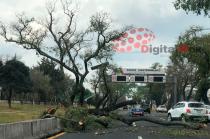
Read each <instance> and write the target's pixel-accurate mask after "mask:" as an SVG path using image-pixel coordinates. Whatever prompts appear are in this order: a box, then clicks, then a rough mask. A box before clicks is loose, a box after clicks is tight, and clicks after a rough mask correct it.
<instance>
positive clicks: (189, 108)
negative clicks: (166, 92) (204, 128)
mask: <svg viewBox="0 0 210 139" xmlns="http://www.w3.org/2000/svg"><path fill="white" fill-rule="evenodd" d="M172 120H182V121H183V122H185V121H186V120H202V121H205V122H207V120H208V116H207V109H206V108H205V106H204V104H203V103H201V102H192V101H190V102H187V101H182V102H179V103H177V104H176V105H175V106H173V107H172V108H171V109H170V110H169V111H168V121H172Z"/></svg>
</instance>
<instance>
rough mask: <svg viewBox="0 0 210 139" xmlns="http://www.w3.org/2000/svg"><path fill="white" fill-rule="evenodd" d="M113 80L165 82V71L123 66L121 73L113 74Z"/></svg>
mask: <svg viewBox="0 0 210 139" xmlns="http://www.w3.org/2000/svg"><path fill="white" fill-rule="evenodd" d="M112 82H133V83H165V82H166V77H165V72H164V71H161V70H155V69H128V68H122V69H121V73H120V74H113V75H112Z"/></svg>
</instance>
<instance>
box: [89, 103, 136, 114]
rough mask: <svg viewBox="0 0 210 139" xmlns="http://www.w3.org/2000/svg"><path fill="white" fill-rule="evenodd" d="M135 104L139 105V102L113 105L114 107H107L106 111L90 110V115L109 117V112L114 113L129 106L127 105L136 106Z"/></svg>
mask: <svg viewBox="0 0 210 139" xmlns="http://www.w3.org/2000/svg"><path fill="white" fill-rule="evenodd" d="M134 104H137V102H136V101H134V100H129V101H124V102H121V103H118V104H116V105H113V106H108V107H106V108H104V109H100V110H97V109H89V113H91V114H95V115H108V113H109V112H111V111H114V110H116V109H118V108H122V107H124V106H127V105H134Z"/></svg>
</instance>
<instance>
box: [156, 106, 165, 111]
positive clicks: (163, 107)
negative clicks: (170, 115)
mask: <svg viewBox="0 0 210 139" xmlns="http://www.w3.org/2000/svg"><path fill="white" fill-rule="evenodd" d="M156 112H167V108H166V106H165V105H159V106H158V107H157V109H156Z"/></svg>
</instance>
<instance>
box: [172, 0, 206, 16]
mask: <svg viewBox="0 0 210 139" xmlns="http://www.w3.org/2000/svg"><path fill="white" fill-rule="evenodd" d="M174 6H175V8H176V9H183V10H184V11H186V12H187V13H188V12H193V13H196V14H197V15H200V14H204V15H205V16H209V10H210V1H209V0H176V1H175V2H174Z"/></svg>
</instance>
